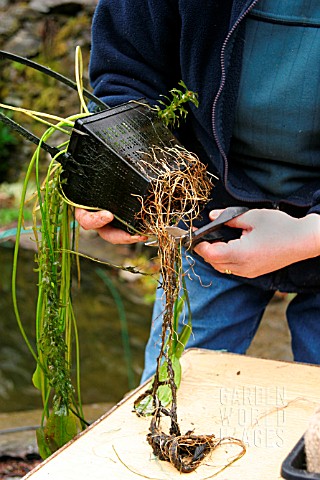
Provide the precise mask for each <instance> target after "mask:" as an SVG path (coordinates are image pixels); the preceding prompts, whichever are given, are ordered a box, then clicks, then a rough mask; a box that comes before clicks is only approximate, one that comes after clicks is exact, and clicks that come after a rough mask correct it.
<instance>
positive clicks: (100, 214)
mask: <svg viewBox="0 0 320 480" xmlns="http://www.w3.org/2000/svg"><path fill="white" fill-rule="evenodd" d="M75 217H76V220H77V221H78V222H79V224H80V225H81V227H82V228H83V229H84V230H95V231H96V232H97V233H98V234H99V235H100V237H101V238H103V240H105V241H107V242H109V243H112V244H114V245H117V244H122V245H123V244H127V245H130V244H132V243H137V242H145V241H146V240H147V238H148V237H146V236H141V235H130V233H128V232H125V231H124V230H121V229H120V228H115V227H113V226H112V225H109V224H110V223H111V222H112V220H113V219H114V216H113V214H112V213H111V212H109V211H107V210H99V211H94V212H92V211H88V210H85V209H83V208H76V211H75Z"/></svg>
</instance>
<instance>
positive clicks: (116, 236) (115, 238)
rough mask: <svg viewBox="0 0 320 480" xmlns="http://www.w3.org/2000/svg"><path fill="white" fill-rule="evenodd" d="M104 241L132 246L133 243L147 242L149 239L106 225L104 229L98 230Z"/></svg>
mask: <svg viewBox="0 0 320 480" xmlns="http://www.w3.org/2000/svg"><path fill="white" fill-rule="evenodd" d="M96 231H97V232H98V234H99V235H100V237H101V238H103V240H106V241H107V242H109V243H112V244H114V245H118V244H121V245H131V244H132V243H137V242H145V241H146V240H147V239H148V237H146V236H142V235H130V233H128V232H125V231H124V230H120V229H119V228H114V227H112V226H110V225H105V226H104V227H102V228H99V229H96Z"/></svg>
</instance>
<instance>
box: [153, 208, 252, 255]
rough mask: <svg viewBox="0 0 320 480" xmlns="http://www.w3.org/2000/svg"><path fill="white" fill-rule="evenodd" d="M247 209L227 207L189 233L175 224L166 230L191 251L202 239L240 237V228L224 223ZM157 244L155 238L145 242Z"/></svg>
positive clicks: (217, 240) (232, 238) (225, 239)
mask: <svg viewBox="0 0 320 480" xmlns="http://www.w3.org/2000/svg"><path fill="white" fill-rule="evenodd" d="M248 210H249V209H248V208H247V207H228V208H226V209H225V210H223V212H222V213H220V215H219V216H218V217H217V218H216V219H215V220H213V221H212V222H210V223H208V224H207V225H204V226H203V227H200V228H198V230H195V231H194V232H191V233H190V232H189V231H188V230H184V229H183V228H180V227H175V226H167V227H166V230H167V232H168V233H169V234H170V235H172V236H173V237H174V238H175V240H176V241H177V242H181V245H182V246H184V247H186V248H187V249H188V250H191V251H192V250H193V249H194V247H195V246H196V245H198V243H200V242H203V241H206V242H210V243H214V242H229V241H230V240H235V239H237V238H240V237H241V234H242V229H241V228H231V227H228V226H226V225H225V223H227V222H229V221H230V220H232V219H233V218H236V217H238V216H239V215H242V214H243V213H245V212H247V211H248ZM157 244H158V241H157V240H150V241H148V242H146V243H145V245H147V246H157Z"/></svg>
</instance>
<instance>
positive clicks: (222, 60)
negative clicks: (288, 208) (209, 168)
mask: <svg viewBox="0 0 320 480" xmlns="http://www.w3.org/2000/svg"><path fill="white" fill-rule="evenodd" d="M258 1H259V0H254V1H253V2H252V3H251V5H250V6H249V7H248V8H247V9H246V10H245V11H244V12H243V14H242V15H241V16H240V17H239V18H238V19H237V21H236V22H235V23H234V25H233V27H232V29H231V30H230V31H229V33H228V35H227V36H226V38H225V40H224V42H223V44H222V48H221V54H220V65H221V82H220V87H219V90H218V92H217V94H216V97H215V99H214V102H213V106H212V128H213V136H214V139H215V141H216V143H217V146H218V149H219V151H220V153H221V155H222V158H223V160H224V184H225V187H226V189H227V191H228V192H229V193H231V192H230V191H229V189H228V186H227V185H226V181H225V180H226V178H227V175H228V159H227V155H226V153H225V151H224V149H223V147H222V145H221V142H220V139H219V136H218V132H217V128H216V107H217V103H218V100H219V98H220V96H221V93H222V90H223V88H224V86H225V83H226V70H225V51H226V47H227V45H228V43H229V40H230V38H231V37H232V35H233V33H234V31H235V30H236V28H237V27H238V25H239V24H240V23H241V22H242V20H243V19H244V18H245V17H246V16H247V15H248V13H249V12H250V11H251V10H252V8H253V7H254V6H255V5H256V4H257V3H258ZM239 200H247V199H245V198H239ZM277 208H278V206H277Z"/></svg>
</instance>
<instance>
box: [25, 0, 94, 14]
mask: <svg viewBox="0 0 320 480" xmlns="http://www.w3.org/2000/svg"><path fill="white" fill-rule="evenodd" d="M96 4H97V0H31V2H30V4H29V5H30V8H32V9H33V10H36V11H38V12H41V13H49V12H52V11H54V12H55V13H68V14H70V13H71V11H72V12H73V13H76V12H77V11H79V10H80V9H82V8H86V9H92V8H95V6H96Z"/></svg>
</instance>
